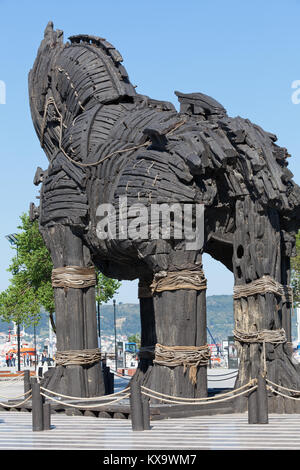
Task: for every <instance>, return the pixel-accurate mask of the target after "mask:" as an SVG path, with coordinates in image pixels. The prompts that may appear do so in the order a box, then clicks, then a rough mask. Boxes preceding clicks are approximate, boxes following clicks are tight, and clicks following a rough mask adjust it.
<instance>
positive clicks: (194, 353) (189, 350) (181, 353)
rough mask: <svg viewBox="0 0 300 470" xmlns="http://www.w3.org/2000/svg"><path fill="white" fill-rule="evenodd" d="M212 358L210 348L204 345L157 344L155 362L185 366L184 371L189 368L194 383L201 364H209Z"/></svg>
mask: <svg viewBox="0 0 300 470" xmlns="http://www.w3.org/2000/svg"><path fill="white" fill-rule="evenodd" d="M209 359H210V349H209V346H208V345H207V344H206V345H204V346H164V345H162V344H158V343H157V344H156V345H155V359H154V361H153V362H154V363H155V364H158V365H160V366H166V367H176V366H183V368H184V369H183V371H184V373H185V372H186V370H187V368H189V379H190V381H191V383H192V384H193V385H196V383H197V370H198V367H199V366H207V365H208V363H209Z"/></svg>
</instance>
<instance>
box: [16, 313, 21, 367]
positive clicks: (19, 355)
mask: <svg viewBox="0 0 300 470" xmlns="http://www.w3.org/2000/svg"><path fill="white" fill-rule="evenodd" d="M17 339H18V372H20V370H21V345H20V323H19V322H18V323H17Z"/></svg>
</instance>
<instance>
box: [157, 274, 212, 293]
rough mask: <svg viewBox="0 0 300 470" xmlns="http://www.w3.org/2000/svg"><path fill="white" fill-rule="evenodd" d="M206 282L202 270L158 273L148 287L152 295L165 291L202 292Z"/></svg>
mask: <svg viewBox="0 0 300 470" xmlns="http://www.w3.org/2000/svg"><path fill="white" fill-rule="evenodd" d="M206 287H207V281H206V279H205V276H204V272H203V270H202V269H197V270H188V269H186V270H182V271H169V272H167V271H160V272H158V273H156V274H155V275H154V279H153V281H152V284H151V285H150V288H151V291H152V294H154V293H155V292H163V291H167V290H170V291H172V290H177V289H192V290H204V289H206Z"/></svg>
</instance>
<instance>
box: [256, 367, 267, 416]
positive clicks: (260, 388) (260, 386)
mask: <svg viewBox="0 0 300 470" xmlns="http://www.w3.org/2000/svg"><path fill="white" fill-rule="evenodd" d="M257 409H258V412H257V414H258V424H268V422H269V416H268V391H267V387H266V379H265V377H264V376H263V375H262V374H259V375H258V378H257Z"/></svg>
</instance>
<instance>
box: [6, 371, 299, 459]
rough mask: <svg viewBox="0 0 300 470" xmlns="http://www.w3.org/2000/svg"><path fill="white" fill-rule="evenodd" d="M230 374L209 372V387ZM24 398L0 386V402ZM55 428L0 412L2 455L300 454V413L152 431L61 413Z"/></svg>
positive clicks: (18, 386) (200, 419) (161, 424)
mask: <svg viewBox="0 0 300 470" xmlns="http://www.w3.org/2000/svg"><path fill="white" fill-rule="evenodd" d="M227 373H228V370H224V369H211V370H209V371H208V375H209V380H210V382H209V386H210V387H222V386H226V387H228V388H230V386H233V383H234V379H230V380H231V382H230V384H229V383H228V380H227V378H228V377H229V376H227V375H224V374H227ZM214 379H216V381H215V380H214ZM225 379H226V380H225ZM223 380H225V381H223ZM127 384H128V381H127V380H126V379H125V378H124V379H122V378H117V377H116V378H115V391H119V390H121V389H123V388H124V387H125V386H126V385H127ZM22 393H23V381H22V380H18V381H15V380H12V381H1V382H0V402H2V403H4V402H5V401H7V400H8V399H9V398H15V397H16V396H17V395H20V394H22ZM20 400H21V398H20ZM51 425H52V429H51V430H49V431H41V432H33V431H32V415H31V413H30V412H15V411H1V412H0V450H99V451H100V450H101V451H107V450H128V451H130V450H132V451H138V450H160V449H161V450H176V451H180V450H182V451H184V450H185V451H187V450H299V449H300V432H299V430H300V415H299V414H294V415H277V414H270V416H269V424H266V425H253V424H252V425H249V424H248V415H247V413H243V414H226V415H214V416H197V417H191V418H174V419H167V420H161V421H151V430H149V431H143V432H133V431H132V429H131V421H130V420H126V419H124V420H121V419H103V418H97V417H91V416H66V415H65V414H58V413H57V414H52V415H51Z"/></svg>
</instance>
